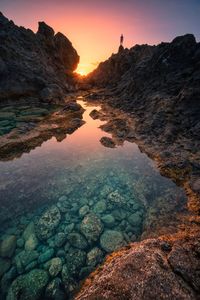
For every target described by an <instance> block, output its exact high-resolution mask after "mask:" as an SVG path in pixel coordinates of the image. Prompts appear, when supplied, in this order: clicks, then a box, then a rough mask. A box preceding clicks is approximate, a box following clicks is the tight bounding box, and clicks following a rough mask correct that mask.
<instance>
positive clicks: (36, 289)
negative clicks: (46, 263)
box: [6, 269, 48, 300]
mask: <svg viewBox="0 0 200 300" xmlns="http://www.w3.org/2000/svg"><path fill="white" fill-rule="evenodd" d="M47 282H48V274H47V272H46V271H44V270H40V269H35V270H32V271H31V272H29V273H27V274H25V275H21V276H19V277H17V279H15V280H14V281H13V283H12V285H11V287H10V289H9V291H8V295H7V298H6V299H7V300H38V299H39V298H40V296H41V295H42V292H43V291H44V288H45V286H46V285H47Z"/></svg>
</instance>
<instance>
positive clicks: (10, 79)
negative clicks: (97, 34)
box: [0, 13, 79, 100]
mask: <svg viewBox="0 0 200 300" xmlns="http://www.w3.org/2000/svg"><path fill="white" fill-rule="evenodd" d="M78 62H79V56H78V54H77V52H76V50H75V49H74V48H73V46H72V44H71V42H70V41H69V40H68V39H67V38H66V37H65V36H64V35H63V34H61V33H57V34H56V35H54V30H53V29H52V28H51V27H49V26H48V25H46V24H45V23H44V22H40V23H39V28H38V32H37V33H36V34H34V33H33V32H32V31H31V30H29V29H25V28H23V27H18V26H16V25H15V24H14V23H13V22H12V21H9V20H8V19H7V18H5V17H4V16H3V14H1V13H0V98H2V99H4V98H9V97H10V98H11V97H14V98H18V97H20V96H22V95H32V94H39V92H40V96H41V98H43V97H44V100H46V98H47V100H55V99H56V97H57V98H58V99H59V98H60V97H61V96H62V92H63V91H69V90H71V89H73V87H74V82H73V76H72V72H73V71H74V70H75V69H76V67H77V64H78ZM46 89H48V90H46ZM51 93H52V95H51Z"/></svg>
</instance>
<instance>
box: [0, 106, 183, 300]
mask: <svg viewBox="0 0 200 300" xmlns="http://www.w3.org/2000/svg"><path fill="white" fill-rule="evenodd" d="M79 103H80V104H81V105H82V106H83V107H84V108H85V109H86V111H85V113H84V115H83V118H84V120H85V121H86V123H85V124H84V125H83V126H82V127H80V128H79V129H78V130H77V131H75V132H74V133H73V134H72V135H68V136H67V137H66V138H65V139H64V140H63V141H62V142H57V141H56V139H55V138H52V139H51V140H49V141H47V142H44V143H43V144H42V146H41V147H38V148H36V149H35V150H32V151H31V152H30V153H29V154H23V155H22V157H21V158H20V159H15V160H13V161H8V162H0V170H1V173H0V205H1V210H0V216H1V240H2V241H4V244H5V241H7V244H6V245H7V247H8V248H9V247H10V248H9V251H10V253H9V251H8V252H7V253H9V255H7V254H5V253H3V255H2V249H1V252H0V254H1V260H0V263H1V265H2V266H3V267H4V272H2V274H1V276H3V274H4V277H3V278H5V274H8V273H9V272H10V273H12V272H13V274H14V275H12V276H11V277H12V279H11V280H10V281H9V283H7V284H5V279H4V280H3V285H2V286H1V290H2V293H4V294H3V295H5V293H7V291H8V290H9V288H10V286H11V284H12V282H14V283H13V284H12V288H10V291H11V289H14V290H15V293H16V294H17V293H18V294H19V293H20V292H19V291H18V289H17V288H16V286H19V285H20V284H21V285H22V286H23V288H21V289H22V290H23V292H22V295H23V297H24V299H25V294H27V295H28V296H29V290H28V288H27V287H24V286H25V285H26V284H25V283H26V282H27V281H28V280H30V278H29V279H27V277H26V274H28V272H30V271H31V272H32V270H36V269H38V268H39V269H41V270H43V272H44V273H42V274H39V273H38V274H33V276H35V277H36V278H37V276H38V278H39V277H40V276H43V279H44V286H43V289H41V291H38V293H39V294H41V293H42V295H43V296H42V297H43V298H42V299H44V294H45V293H46V294H45V295H46V297H47V295H48V297H50V293H51V292H52V291H51V288H50V287H52V285H53V287H54V290H59V293H61V294H62V293H64V294H65V296H64V298H62V299H65V297H67V296H66V295H67V294H70V293H71V292H73V290H74V289H75V287H76V285H77V283H78V282H79V281H80V280H81V279H83V278H85V276H87V275H88V274H89V273H90V272H91V271H92V270H93V269H94V268H95V266H96V265H98V264H99V263H101V262H102V260H103V258H104V257H105V255H106V254H107V253H110V252H112V251H114V250H115V249H117V248H120V247H122V246H123V245H125V244H126V243H129V242H131V241H135V240H137V239H139V238H140V236H141V234H142V233H143V231H144V230H147V231H148V232H151V230H152V232H155V231H156V230H157V227H159V226H163V227H165V228H167V227H168V228H169V229H170V231H171V230H172V231H173V230H174V231H175V230H176V226H177V224H178V222H179V214H180V213H181V212H184V211H185V208H184V207H185V202H186V198H185V196H184V193H183V191H182V190H181V189H180V188H178V187H177V186H176V185H175V184H174V183H173V182H172V181H170V180H169V179H167V178H165V177H162V176H161V175H160V174H159V171H158V170H157V168H156V166H155V164H154V162H153V161H152V160H150V159H149V158H148V157H147V156H146V155H145V154H143V153H141V152H140V150H139V149H138V147H137V145H136V144H133V143H128V142H125V143H124V145H123V146H122V147H117V148H115V149H110V148H105V147H104V146H103V145H102V144H101V143H100V142H99V140H100V138H101V137H103V136H109V135H108V134H107V133H105V132H103V131H102V130H101V129H99V128H98V127H99V126H100V125H102V124H103V122H101V121H99V120H93V119H92V118H91V117H90V116H89V113H90V112H91V111H92V110H93V109H94V108H95V109H98V107H92V106H87V105H86V104H85V103H84V102H83V101H79ZM9 239H10V240H9ZM4 247H5V245H4ZM12 247H13V248H12ZM1 248H2V246H1ZM6 256H7V257H6ZM24 257H25V258H24ZM54 258H56V259H54ZM52 259H54V260H52ZM6 263H7V266H5V264H6ZM2 269H3V268H2ZM13 270H14V271H13ZM11 271H12V272H11ZM36 273H37V272H36ZM24 274H25V275H24ZM23 275H24V277H23V278H22V281H23V284H22V283H19V280H21V279H19V277H20V276H23ZM45 276H47V277H48V278H46V281H45ZM16 278H18V279H16ZM55 278H56V280H57V281H56V280H55ZM52 280H53V281H54V282H53V284H52ZM6 282H7V281H6ZM24 282H25V283H24ZM50 282H51V284H52V285H51V286H50V287H49V285H48V288H47V290H46V292H44V290H45V288H46V286H47V284H48V283H50ZM13 286H14V287H13ZM44 287H45V288H44ZM37 289H39V288H38V287H36V290H37ZM9 293H11V292H9ZM23 293H25V294H23ZM48 293H49V294H48ZM39 294H38V295H39ZM21 297H22V296H21ZM37 297H39V296H35V298H33V299H37ZM50 298H51V297H50ZM14 299H15V298H14ZM16 299H18V298H17V297H16ZM19 299H23V298H19ZM31 299H32V298H31Z"/></svg>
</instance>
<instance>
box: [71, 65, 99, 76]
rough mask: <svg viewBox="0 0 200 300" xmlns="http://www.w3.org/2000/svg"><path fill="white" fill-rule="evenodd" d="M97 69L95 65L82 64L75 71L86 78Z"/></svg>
mask: <svg viewBox="0 0 200 300" xmlns="http://www.w3.org/2000/svg"><path fill="white" fill-rule="evenodd" d="M94 69H95V66H94V64H89V63H80V64H79V65H78V67H77V69H76V70H75V72H76V73H78V74H80V75H81V76H86V75H87V74H88V73H90V72H92V71H93V70H94Z"/></svg>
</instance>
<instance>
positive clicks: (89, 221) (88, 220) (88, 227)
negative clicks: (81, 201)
mask: <svg viewBox="0 0 200 300" xmlns="http://www.w3.org/2000/svg"><path fill="white" fill-rule="evenodd" d="M80 228H81V232H82V233H83V234H84V236H85V237H86V239H87V240H88V241H89V242H92V241H96V240H98V238H99V236H100V234H101V232H102V230H103V224H102V223H101V220H100V219H99V218H98V217H97V216H96V215H95V214H93V213H90V214H88V215H86V216H85V218H84V219H83V221H82V222H81V226H80Z"/></svg>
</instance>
